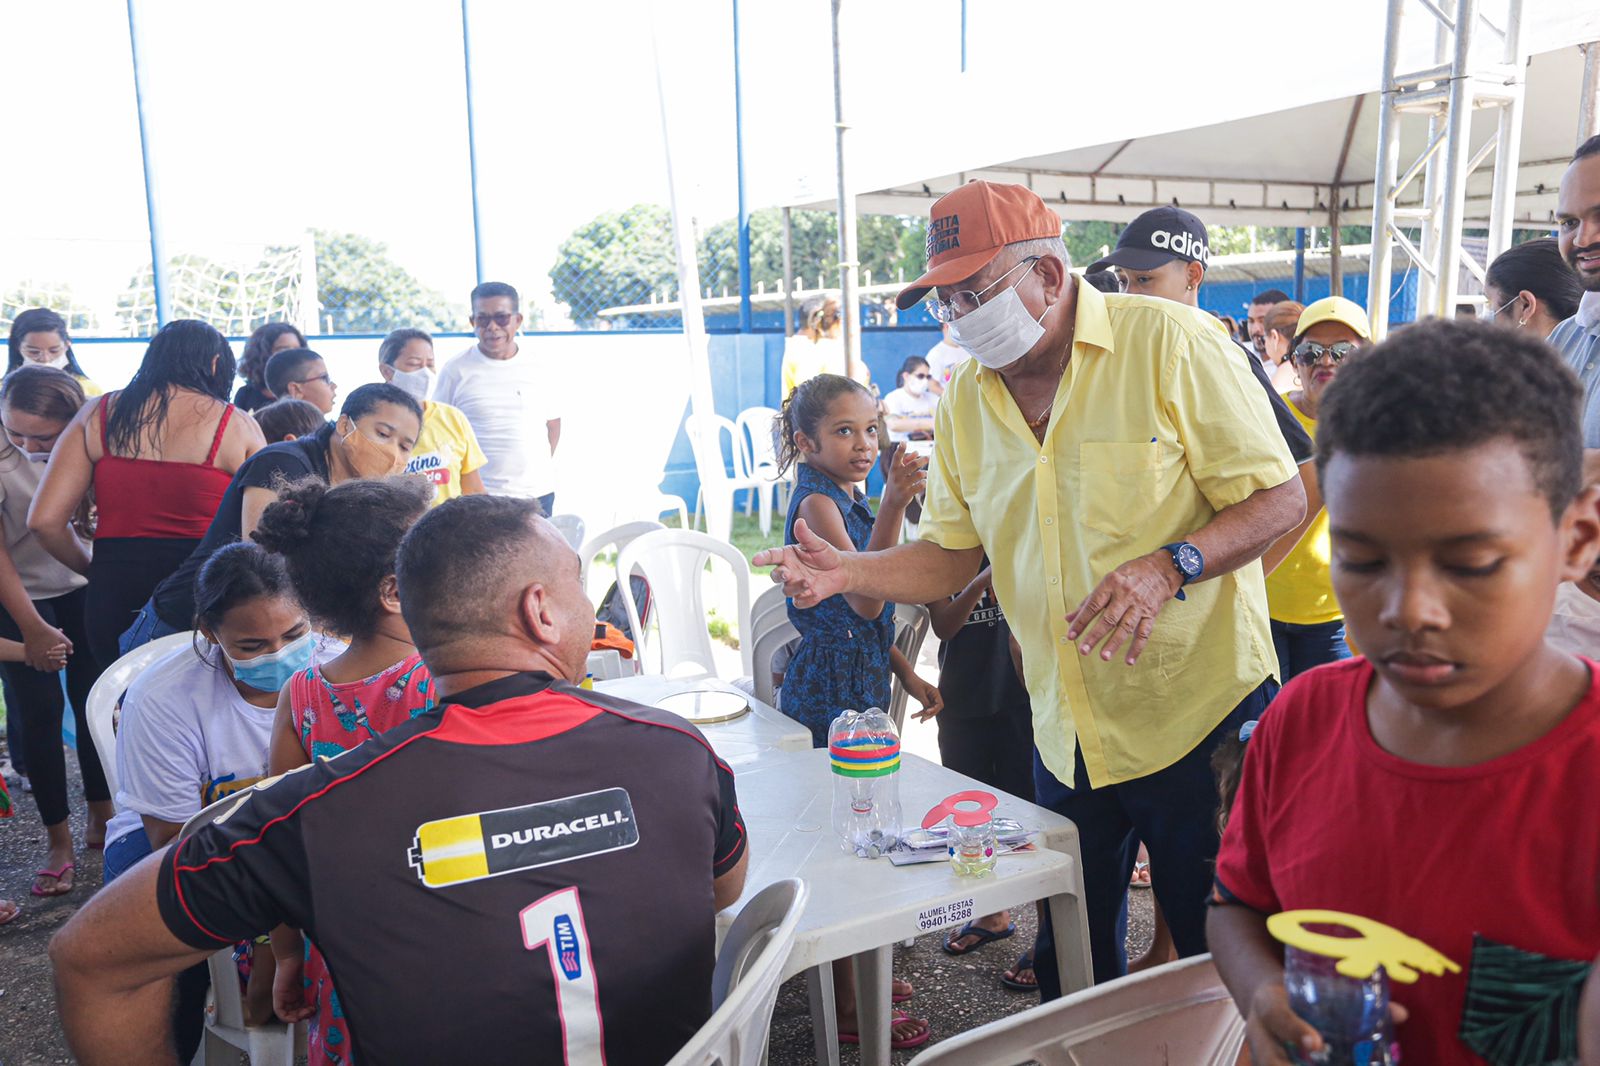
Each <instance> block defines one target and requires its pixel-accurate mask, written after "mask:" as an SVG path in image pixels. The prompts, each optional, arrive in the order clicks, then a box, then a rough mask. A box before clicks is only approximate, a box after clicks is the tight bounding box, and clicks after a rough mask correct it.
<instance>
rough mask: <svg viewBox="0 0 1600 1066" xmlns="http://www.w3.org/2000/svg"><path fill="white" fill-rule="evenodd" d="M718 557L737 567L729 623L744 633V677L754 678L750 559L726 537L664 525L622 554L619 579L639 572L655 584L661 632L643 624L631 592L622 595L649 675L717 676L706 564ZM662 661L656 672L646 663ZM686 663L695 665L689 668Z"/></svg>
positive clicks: (638, 656) (652, 586)
mask: <svg viewBox="0 0 1600 1066" xmlns="http://www.w3.org/2000/svg"><path fill="white" fill-rule="evenodd" d="M713 556H715V557H716V558H718V559H721V560H723V561H724V562H726V563H727V564H728V566H729V567H730V568H731V569H732V570H733V578H734V585H735V588H736V591H737V595H738V614H737V615H736V616H735V617H734V618H732V619H730V622H731V623H732V624H733V625H734V626H735V627H736V628H737V629H738V631H739V637H740V640H739V658H740V660H741V663H742V667H743V671H744V675H745V676H747V677H748V676H751V669H750V663H751V647H750V641H749V639H748V634H749V633H750V562H749V560H747V559H746V558H745V557H744V554H743V553H742V552H740V551H739V550H738V549H737V548H735V547H733V546H732V545H731V544H728V543H727V542H726V541H721V540H717V539H716V538H715V537H710V536H707V535H706V534H704V533H696V532H694V531H693V530H686V529H659V530H656V531H655V532H653V533H646V534H644V535H643V536H641V537H639V538H637V539H636V540H634V541H632V542H631V543H629V544H628V545H627V546H626V547H624V548H623V549H622V551H621V552H619V553H618V555H617V582H618V584H619V585H621V584H623V583H625V578H627V577H630V576H632V575H633V574H634V573H635V572H638V573H640V574H642V575H643V576H644V579H645V580H646V581H648V582H649V583H650V597H651V601H652V603H653V604H654V608H653V609H654V611H655V616H656V627H657V628H656V632H655V634H654V635H652V634H651V633H650V632H649V631H647V630H646V629H645V628H644V626H643V625H642V624H641V622H640V619H639V616H638V614H637V610H636V608H635V605H634V602H633V597H632V596H623V597H622V602H623V605H624V607H625V609H626V610H627V614H628V625H629V626H631V627H632V629H633V642H634V646H635V648H636V649H637V650H636V652H635V655H634V658H635V659H636V660H637V661H638V663H639V665H640V668H641V669H642V670H644V671H645V672H646V673H650V672H658V673H661V674H662V675H664V676H667V677H684V676H695V675H697V674H698V675H703V676H715V675H716V672H717V665H716V661H715V659H714V658H713V657H712V654H711V634H710V633H709V632H708V631H707V629H706V606H705V596H704V593H703V586H704V584H705V576H706V572H705V571H706V563H707V562H709V561H710V560H711V558H712V557H713ZM652 659H655V660H658V663H657V667H656V669H655V670H654V671H652V670H651V668H650V666H649V665H647V664H649V663H650V661H651V660H652ZM685 667H690V668H691V669H689V670H687V671H686V670H685V669H684V668H685Z"/></svg>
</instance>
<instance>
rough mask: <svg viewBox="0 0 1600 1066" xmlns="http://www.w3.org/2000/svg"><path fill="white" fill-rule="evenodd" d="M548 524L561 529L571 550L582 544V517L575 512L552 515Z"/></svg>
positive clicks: (575, 549)
mask: <svg viewBox="0 0 1600 1066" xmlns="http://www.w3.org/2000/svg"><path fill="white" fill-rule="evenodd" d="M550 524H551V525H553V526H555V527H556V529H558V530H560V531H561V535H562V537H564V538H566V541H567V543H568V544H570V545H572V550H573V551H577V550H578V549H579V548H580V547H581V546H582V545H583V519H581V518H579V517H578V516H577V515H575V514H558V515H552V516H551V518H550Z"/></svg>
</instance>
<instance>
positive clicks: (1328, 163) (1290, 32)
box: [750, 0, 1600, 228]
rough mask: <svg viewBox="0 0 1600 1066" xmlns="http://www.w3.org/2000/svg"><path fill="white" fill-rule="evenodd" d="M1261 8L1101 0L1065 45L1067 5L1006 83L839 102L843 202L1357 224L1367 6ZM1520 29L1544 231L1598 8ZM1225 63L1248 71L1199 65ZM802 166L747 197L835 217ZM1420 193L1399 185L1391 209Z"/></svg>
mask: <svg viewBox="0 0 1600 1066" xmlns="http://www.w3.org/2000/svg"><path fill="white" fill-rule="evenodd" d="M1062 6H1063V7H1069V6H1071V5H1062ZM1254 6H1255V5H1253V4H1249V3H1246V4H1243V5H1241V7H1242V8H1253V7H1254ZM1489 6H1490V7H1491V8H1492V7H1493V6H1494V5H1492V4H1491V5H1489ZM1261 8H1262V9H1261V14H1262V17H1261V18H1257V19H1251V18H1250V12H1249V11H1241V12H1238V13H1231V12H1230V14H1229V16H1228V17H1227V20H1226V21H1223V20H1221V19H1219V15H1218V9H1217V8H1216V7H1206V6H1204V5H1192V4H1179V3H1177V2H1175V0H1173V2H1168V0H1158V2H1155V3H1146V4H1138V5H1121V6H1117V5H1111V6H1106V5H1101V6H1099V7H1097V8H1095V9H1094V18H1095V19H1096V20H1097V25H1096V27H1095V32H1094V33H1093V34H1092V37H1091V35H1087V34H1081V33H1080V34H1079V35H1077V36H1074V35H1072V34H1071V33H1070V32H1069V30H1070V27H1069V25H1068V24H1069V23H1070V22H1071V20H1072V16H1071V14H1070V12H1066V11H1063V12H1062V13H1061V15H1060V16H1059V18H1060V20H1061V25H1060V26H1059V27H1057V26H1049V25H1046V26H1041V27H1040V34H1039V37H1038V39H1039V40H1040V41H1046V42H1049V41H1056V42H1065V43H1061V44H1059V45H1056V46H1052V47H1051V51H1050V52H1049V53H1048V54H1047V55H1039V56H1019V61H1018V63H1017V65H1016V67H1015V68H1014V69H1013V70H1011V71H1008V72H1007V73H1006V74H1004V75H995V74H989V75H983V76H979V75H970V74H969V75H959V74H958V75H952V76H948V77H945V78H943V79H932V81H933V82H934V84H931V85H930V87H929V88H928V90H927V91H926V92H924V93H920V94H919V96H920V97H921V100H920V102H919V103H918V104H917V106H916V114H915V116H912V117H908V116H907V114H906V113H905V112H904V110H903V108H904V106H905V105H904V104H903V102H899V101H897V102H895V104H894V106H893V108H892V109H891V108H889V107H888V106H887V105H886V104H885V103H883V102H876V103H875V102H873V101H862V102H860V103H859V105H858V106H856V107H855V108H851V109H849V110H850V111H852V112H853V113H854V114H855V115H857V116H863V117H858V119H857V120H856V132H855V134H854V135H853V138H852V143H853V148H852V153H853V154H852V158H851V160H850V171H851V174H852V185H853V186H854V187H855V188H856V189H858V190H860V194H859V195H858V199H857V205H858V209H859V210H860V211H862V212H866V213H879V214H921V213H923V212H925V211H926V210H927V206H928V204H929V203H931V202H932V200H933V199H935V198H936V197H938V196H939V195H941V194H942V193H945V192H948V191H950V190H951V189H952V188H955V187H956V186H957V185H959V184H961V183H963V182H965V181H968V180H971V179H973V178H987V179H990V180H997V181H1014V182H1021V183H1025V184H1028V185H1030V186H1031V187H1032V188H1033V189H1034V190H1035V191H1036V192H1038V193H1039V195H1040V196H1042V197H1044V199H1045V200H1046V201H1047V202H1049V203H1050V204H1051V205H1052V206H1053V207H1054V208H1055V209H1056V211H1057V212H1058V213H1059V214H1060V215H1061V216H1062V217H1063V218H1066V219H1104V220H1108V221H1127V220H1129V219H1131V218H1133V217H1134V216H1135V215H1137V214H1139V213H1140V212H1141V211H1144V210H1146V209H1147V208H1149V207H1152V206H1155V205H1158V204H1170V203H1173V202H1174V201H1176V202H1177V203H1179V204H1180V205H1182V206H1184V207H1188V208H1190V209H1192V210H1194V211H1195V212H1196V213H1198V214H1199V215H1201V217H1202V218H1204V219H1205V221H1207V222H1208V223H1213V224H1260V225H1276V226H1320V225H1327V224H1328V222H1329V213H1328V209H1329V206H1330V204H1331V203H1332V202H1333V194H1332V188H1333V187H1334V186H1335V184H1336V183H1337V186H1338V188H1339V196H1338V199H1339V201H1340V202H1341V203H1342V204H1343V210H1342V212H1341V218H1340V221H1341V223H1342V224H1345V225H1363V224H1366V223H1368V222H1369V221H1370V218H1371V207H1372V199H1373V188H1374V182H1373V177H1374V172H1375V167H1376V153H1377V140H1378V138H1377V128H1378V112H1379V110H1380V109H1379V101H1378V98H1377V97H1378V93H1377V90H1378V88H1379V84H1380V82H1381V79H1382V60H1383V46H1384V3H1383V0H1348V2H1346V3H1344V4H1341V5H1339V6H1338V7H1337V8H1336V9H1326V11H1327V14H1326V20H1327V24H1326V25H1324V24H1322V22H1321V21H1319V16H1318V15H1313V14H1312V13H1311V12H1310V11H1309V10H1306V11H1299V10H1297V11H1296V12H1295V13H1294V15H1293V16H1292V17H1291V16H1289V15H1286V14H1284V11H1283V8H1282V7H1281V5H1270V6H1269V5H1262V6H1261ZM1491 17H1492V15H1491ZM1522 18H1523V37H1522V40H1523V43H1524V47H1525V48H1526V50H1527V51H1528V53H1529V54H1530V56H1532V59H1531V61H1530V64H1529V68H1528V76H1527V96H1526V100H1527V106H1526V111H1525V112H1524V121H1523V133H1522V141H1521V151H1520V159H1519V175H1520V177H1519V182H1518V196H1517V205H1516V211H1515V216H1516V219H1517V223H1518V224H1519V225H1523V226H1527V227H1536V228H1543V227H1546V226H1548V225H1549V224H1550V221H1551V212H1552V210H1553V208H1554V206H1555V190H1556V184H1557V182H1558V181H1559V178H1560V174H1561V171H1562V169H1563V168H1564V167H1565V165H1566V162H1567V160H1568V159H1570V158H1571V155H1572V150H1573V147H1574V145H1575V144H1576V137H1577V129H1578V101H1579V96H1580V85H1581V81H1582V75H1583V58H1582V55H1581V53H1580V52H1579V51H1578V49H1577V47H1576V46H1577V45H1578V44H1581V43H1583V42H1586V41H1591V40H1596V39H1600V6H1594V5H1578V4H1567V3H1565V2H1563V0H1524V7H1523V16H1522ZM1208 20H1209V21H1208ZM1079 21H1080V22H1081V21H1082V18H1081V16H1080V17H1079ZM1107 22H1110V23H1112V25H1106V23H1107ZM1118 22H1122V23H1125V25H1123V26H1121V27H1118V26H1117V25H1115V23H1118ZM1241 23H1248V24H1249V26H1250V30H1249V34H1250V37H1251V38H1252V43H1251V46H1250V48H1249V50H1248V52H1246V53H1241V52H1240V49H1239V48H1238V36H1239V28H1240V24H1241ZM1410 23H1411V24H1408V25H1407V27H1406V28H1405V30H1404V32H1403V34H1402V41H1401V46H1402V56H1403V57H1404V58H1403V62H1402V64H1401V65H1402V67H1404V68H1419V69H1420V68H1422V67H1425V66H1428V65H1430V63H1431V59H1432V27H1431V26H1430V25H1424V24H1423V23H1424V20H1422V19H1411V20H1410ZM1152 26H1159V27H1161V30H1160V32H1151V29H1150V28H1151V27H1152ZM1057 32H1059V33H1060V35H1059V36H1057V35H1056V33H1057ZM1480 36H1483V37H1488V36H1489V35H1488V34H1482V35H1480ZM1275 38H1276V39H1275ZM1079 52H1082V53H1083V54H1082V55H1081V56H1080V55H1079V54H1077V53H1079ZM1228 54H1233V55H1240V54H1243V55H1247V56H1248V61H1243V60H1241V61H1240V62H1236V63H1228V62H1222V63H1217V62H1214V61H1209V60H1208V59H1207V57H1208V56H1216V55H1228ZM1056 71H1069V72H1070V73H1071V77H1070V84H1057V85H1054V86H1052V84H1051V78H1052V76H1053V74H1054V73H1055V72H1056ZM1493 123H1494V116H1493V115H1492V114H1488V113H1480V114H1478V115H1477V116H1476V117H1475V121H1474V122H1473V128H1472V144H1473V150H1474V151H1476V149H1477V148H1478V146H1480V145H1482V144H1483V143H1484V142H1486V141H1487V140H1489V139H1490V138H1491V137H1492V135H1493V132H1494V125H1493ZM1426 136H1427V128H1426V123H1425V122H1424V121H1423V120H1421V119H1412V120H1408V121H1406V122H1405V123H1403V124H1402V138H1401V158H1402V159H1403V160H1406V161H1409V160H1411V159H1414V158H1415V157H1416V156H1417V155H1418V154H1419V153H1420V152H1421V150H1422V148H1423V146H1424V145H1425V143H1426ZM806 158H807V163H808V165H807V166H806V167H805V168H804V169H801V170H800V171H799V173H798V174H797V173H796V169H795V157H793V156H791V157H789V158H788V159H786V160H784V163H785V164H786V165H785V166H784V167H783V168H782V170H779V169H777V168H774V169H773V170H771V171H769V172H757V173H755V174H753V175H752V176H751V179H750V180H751V185H752V187H753V190H754V193H753V195H752V202H753V203H755V204H777V205H783V206H793V207H831V206H832V205H833V204H834V202H835V199H834V175H833V173H832V167H831V163H832V160H831V159H828V158H820V159H819V158H818V157H817V155H815V154H813V155H811V156H809V157H806ZM1491 169H1492V168H1491V167H1490V166H1488V165H1485V166H1484V167H1483V168H1481V169H1480V171H1479V172H1478V173H1476V174H1474V176H1473V178H1472V179H1471V182H1470V184H1469V186H1468V201H1467V218H1468V221H1469V224H1471V223H1472V222H1478V223H1480V224H1481V222H1482V220H1485V219H1487V217H1488V211H1489V180H1490V170H1491ZM1420 195H1421V187H1420V183H1413V186H1412V188H1411V189H1408V190H1407V196H1406V197H1405V198H1403V199H1402V202H1403V203H1407V202H1414V201H1415V200H1416V199H1420Z"/></svg>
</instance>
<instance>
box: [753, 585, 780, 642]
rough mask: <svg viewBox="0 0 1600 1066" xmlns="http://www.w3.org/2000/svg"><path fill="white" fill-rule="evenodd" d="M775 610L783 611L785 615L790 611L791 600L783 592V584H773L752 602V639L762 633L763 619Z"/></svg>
mask: <svg viewBox="0 0 1600 1066" xmlns="http://www.w3.org/2000/svg"><path fill="white" fill-rule="evenodd" d="M774 611H781V612H783V613H784V614H785V615H787V614H788V613H789V600H788V598H787V597H785V596H784V594H783V586H782V585H773V586H771V587H770V588H768V589H766V590H765V591H764V592H762V593H761V595H759V596H757V597H756V598H755V601H754V602H753V603H751V604H750V626H751V629H750V632H751V634H752V639H754V636H758V635H760V633H761V622H762V619H764V618H765V617H766V616H767V614H769V613H771V612H774Z"/></svg>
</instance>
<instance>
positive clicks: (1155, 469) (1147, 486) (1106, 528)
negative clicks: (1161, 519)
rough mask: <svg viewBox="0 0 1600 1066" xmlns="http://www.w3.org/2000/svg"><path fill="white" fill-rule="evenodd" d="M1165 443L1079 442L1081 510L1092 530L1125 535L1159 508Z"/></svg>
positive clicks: (1106, 533)
mask: <svg viewBox="0 0 1600 1066" xmlns="http://www.w3.org/2000/svg"><path fill="white" fill-rule="evenodd" d="M1160 464H1161V446H1160V445H1159V444H1157V443H1156V442H1155V441H1150V442H1148V443H1145V444H1111V443H1105V444H1102V443H1095V444H1080V445H1078V493H1079V495H1078V510H1079V513H1080V514H1081V515H1082V517H1083V521H1084V523H1085V524H1086V525H1088V526H1089V528H1090V529H1093V530H1096V531H1098V532H1100V533H1104V534H1105V535H1106V536H1109V537H1125V536H1127V535H1128V534H1129V533H1131V532H1133V531H1134V530H1135V529H1137V528H1138V527H1139V526H1140V525H1141V524H1142V523H1143V522H1144V521H1145V520H1146V519H1147V518H1149V516H1150V515H1151V513H1152V512H1153V511H1155V509H1156V504H1157V503H1158V502H1159V500H1158V499H1157V488H1158V486H1159V483H1160V470H1161V465H1160Z"/></svg>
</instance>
